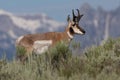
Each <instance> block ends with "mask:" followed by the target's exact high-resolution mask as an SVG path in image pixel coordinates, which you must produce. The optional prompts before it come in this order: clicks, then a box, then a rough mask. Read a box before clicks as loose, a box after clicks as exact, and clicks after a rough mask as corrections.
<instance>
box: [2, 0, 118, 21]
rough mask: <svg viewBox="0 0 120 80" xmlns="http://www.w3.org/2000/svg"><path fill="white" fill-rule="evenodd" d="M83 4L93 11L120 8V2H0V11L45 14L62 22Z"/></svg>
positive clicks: (82, 0) (28, 0) (93, 0)
mask: <svg viewBox="0 0 120 80" xmlns="http://www.w3.org/2000/svg"><path fill="white" fill-rule="evenodd" d="M84 3H88V4H90V5H91V6H92V7H93V8H95V9H97V7H99V6H101V7H102V8H103V9H105V10H108V11H109V10H114V9H116V8H117V7H118V6H120V0H0V9H2V10H5V11H9V12H11V13H14V14H25V13H26V14H27V13H28V14H39V13H45V14H46V15H48V16H49V17H51V18H53V19H55V20H57V21H61V22H63V21H65V20H66V17H67V15H68V14H70V13H71V10H72V9H77V8H80V7H81V6H82V5H83V4H84Z"/></svg>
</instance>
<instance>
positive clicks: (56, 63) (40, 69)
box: [0, 38, 120, 80]
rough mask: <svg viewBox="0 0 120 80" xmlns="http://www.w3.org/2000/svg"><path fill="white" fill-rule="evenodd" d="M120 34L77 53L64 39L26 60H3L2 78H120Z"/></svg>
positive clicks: (108, 79)
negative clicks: (23, 61)
mask: <svg viewBox="0 0 120 80" xmlns="http://www.w3.org/2000/svg"><path fill="white" fill-rule="evenodd" d="M119 67H120V38H119V39H114V40H112V39H110V40H108V41H107V42H106V43H105V44H103V45H101V46H98V47H96V46H93V47H90V48H88V49H86V50H85V51H84V54H82V55H80V56H73V55H72V53H71V51H70V50H69V47H67V46H65V45H64V43H62V44H58V45H57V46H56V47H55V48H53V49H52V50H50V51H49V52H46V53H45V54H42V55H41V56H32V57H29V59H28V61H26V63H24V64H22V63H20V62H19V61H16V60H13V61H11V62H8V61H6V59H5V58H3V59H1V61H0V80H48V79H49V80H119V79H120V68H119Z"/></svg>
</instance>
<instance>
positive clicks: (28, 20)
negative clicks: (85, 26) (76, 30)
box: [0, 10, 64, 59]
mask: <svg viewBox="0 0 120 80" xmlns="http://www.w3.org/2000/svg"><path fill="white" fill-rule="evenodd" d="M63 26H64V23H61V22H57V21H55V20H53V19H52V18H49V17H48V16H47V15H45V14H39V15H37V14H36V15H31V14H30V15H29V14H28V15H15V14H12V13H10V12H7V11H4V10H0V57H1V56H2V55H3V54H6V56H7V58H9V59H10V58H11V56H13V55H15V40H16V38H18V37H19V36H21V35H24V34H28V33H36V32H38V33H40V32H45V31H58V30H61V29H63Z"/></svg>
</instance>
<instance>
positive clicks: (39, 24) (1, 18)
mask: <svg viewBox="0 0 120 80" xmlns="http://www.w3.org/2000/svg"><path fill="white" fill-rule="evenodd" d="M79 9H80V12H81V13H82V14H84V16H83V18H82V19H81V21H80V26H81V27H83V28H84V29H85V31H86V34H85V35H84V36H78V35H76V36H75V40H76V41H77V42H79V41H80V43H81V48H82V49H84V48H86V47H89V46H91V45H100V44H103V42H104V41H106V40H107V39H108V38H116V37H120V15H119V14H120V6H119V7H118V8H116V9H115V10H111V11H106V10H104V9H103V8H102V7H98V8H97V9H94V8H92V7H91V6H90V5H89V4H87V3H85V4H83V5H82V6H81V7H80V8H79ZM64 26H65V23H61V22H58V21H55V20H53V19H52V18H50V17H48V16H47V15H45V14H24V15H23V14H19V15H16V14H12V13H10V12H7V11H4V10H0V57H1V56H2V55H3V54H5V53H6V56H7V58H8V59H11V57H12V56H14V55H15V45H14V43H15V40H16V38H17V37H19V36H21V35H24V34H28V33H37V32H38V33H41V32H47V31H62V30H63V29H64Z"/></svg>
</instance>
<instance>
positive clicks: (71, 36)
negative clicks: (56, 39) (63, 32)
mask: <svg viewBox="0 0 120 80" xmlns="http://www.w3.org/2000/svg"><path fill="white" fill-rule="evenodd" d="M67 34H68V36H69V37H70V39H73V35H71V34H70V32H69V31H68V32H67Z"/></svg>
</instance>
